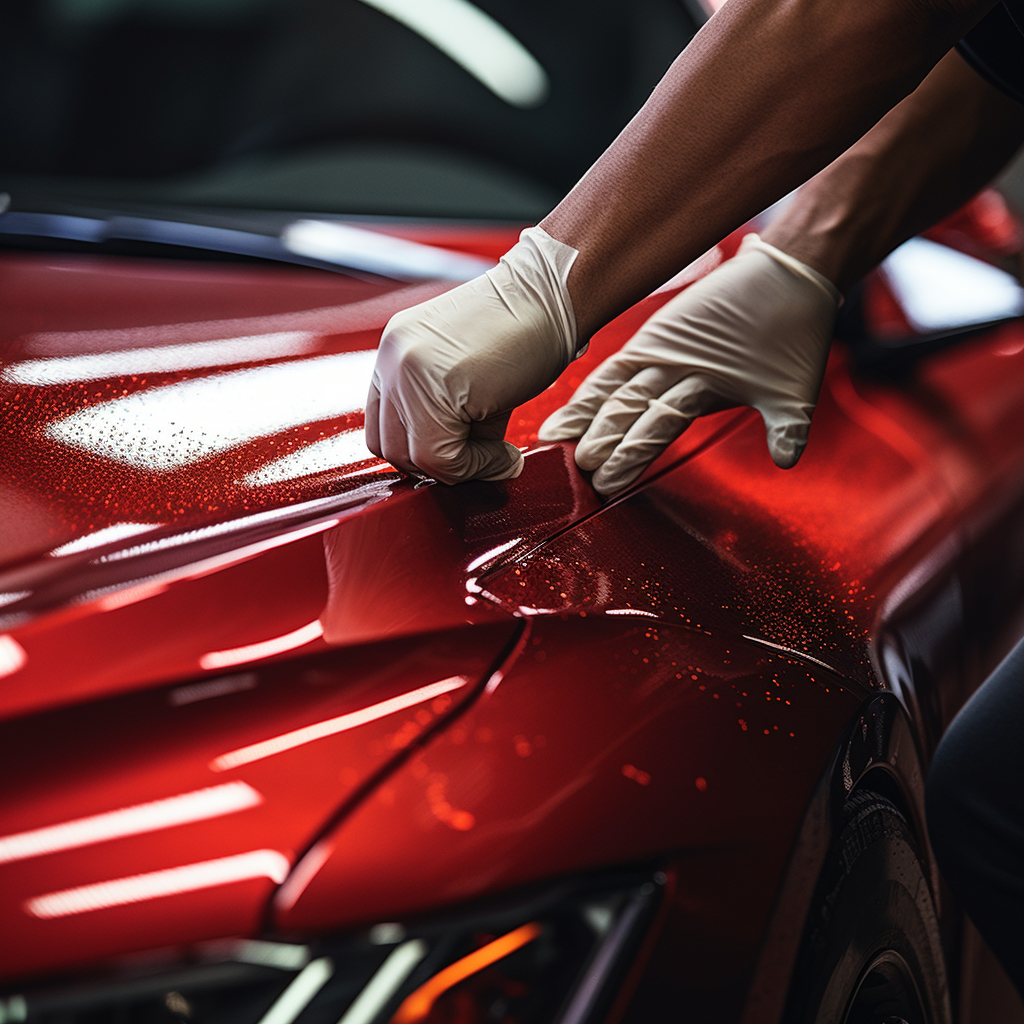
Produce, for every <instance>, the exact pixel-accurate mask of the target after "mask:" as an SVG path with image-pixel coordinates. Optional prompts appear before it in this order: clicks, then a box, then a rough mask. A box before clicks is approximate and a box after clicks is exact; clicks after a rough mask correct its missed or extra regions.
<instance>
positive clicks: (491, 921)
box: [0, 871, 665, 1024]
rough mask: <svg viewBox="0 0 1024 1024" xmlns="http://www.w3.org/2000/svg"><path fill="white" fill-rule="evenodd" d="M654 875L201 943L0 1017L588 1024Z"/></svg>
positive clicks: (653, 896)
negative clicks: (340, 930) (288, 936)
mask: <svg viewBox="0 0 1024 1024" xmlns="http://www.w3.org/2000/svg"><path fill="white" fill-rule="evenodd" d="M664 885H665V876H664V874H662V873H661V872H658V871H645V872H628V873H619V874H617V875H608V874H605V875H602V876H601V877H599V878H593V879H590V880H581V881H574V882H565V883H562V884H559V885H557V886H548V887H546V888H545V889H543V890H542V891H538V892H534V893H532V894H529V895H526V896H520V897H518V898H517V899H516V900H514V901H509V902H506V903H504V904H496V905H491V906H489V907H485V908H481V909H476V910H474V911H472V912H463V913H459V914H457V915H452V916H450V917H448V918H446V919H444V920H439V919H434V920H431V921H428V922H425V923H422V924H397V923H393V924H378V925H375V926H374V927H373V928H370V929H369V930H368V931H364V932H361V933H359V934H357V935H349V936H346V937H344V938H338V939H331V938H326V939H317V940H316V941H315V942H311V943H309V944H308V945H300V944H294V943H285V942H268V941H262V940H230V941H223V942H214V943H204V944H202V945H199V946H197V947H195V948H194V949H193V950H192V951H191V953H190V954H189V956H188V957H187V958H182V957H180V956H177V957H176V958H175V959H173V960H171V959H167V958H164V959H161V960H160V961H159V962H156V961H155V960H154V957H147V958H145V959H144V960H139V961H136V962H135V963H134V964H133V965H131V966H127V967H123V968H122V969H121V972H120V973H119V974H118V975H117V976H116V977H111V978H107V979H104V980H103V981H98V980H96V981H92V982H90V983H88V984H82V985H74V986H66V987H63V988H54V987H50V988H48V989H38V990H35V991H24V992H22V993H19V994H13V995H7V996H4V997H0V1024H9V1022H13V1021H18V1022H22V1021H26V1022H31V1024H114V1022H116V1024H456V1022H457V1024H485V1022H494V1021H501V1022H502V1024H589V1022H592V1021H596V1020H598V1019H600V1018H601V1016H602V1014H603V1013H604V1012H605V1011H606V1010H607V1008H608V1005H609V1003H610V1001H611V1000H612V999H613V998H614V996H615V993H616V992H617V990H618V988H619V985H620V983H621V981H622V979H623V977H624V975H625V973H626V971H628V969H629V966H630V964H631V963H632V960H633V956H634V954H635V952H636V949H637V946H638V945H639V943H640V941H641V939H642V937H643V935H644V934H645V933H646V931H647V928H648V926H649V924H650V922H651V919H652V917H653V915H654V912H655V910H656V908H657V906H658V904H659V902H660V898H661V894H662V891H663V888H664ZM154 956H157V955H156V954H155V955H154Z"/></svg>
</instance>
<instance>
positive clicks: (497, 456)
mask: <svg viewBox="0 0 1024 1024" xmlns="http://www.w3.org/2000/svg"><path fill="white" fill-rule="evenodd" d="M576 256H577V252H576V250H575V249H573V248H571V247H570V246H568V245H564V244H563V243H562V242H559V241H556V240H555V239H554V238H552V237H551V236H550V235H549V234H547V232H546V231H543V230H542V229H541V228H537V227H534V228H527V229H526V230H525V231H524V232H523V233H522V234H521V235H520V236H519V242H518V244H516V245H514V246H513V247H512V248H511V249H510V250H509V251H508V252H507V253H506V254H505V255H504V256H503V257H502V258H501V262H500V263H499V264H498V266H496V267H494V268H493V269H492V270H489V271H487V273H486V274H484V275H483V276H481V277H478V278H476V279H475V280H473V281H469V282H467V283H466V284H463V285H460V286H459V287H458V288H454V289H452V290H451V291H450V292H445V293H444V294H443V295H439V296H437V297H436V298H433V299H430V300H429V301H427V302H422V303H420V304H419V305H418V306H413V307H412V308H410V309H406V310H403V311H402V312H401V313H397V314H395V316H393V317H392V318H391V320H390V321H389V322H388V325H387V326H386V327H385V328H384V334H383V335H382V337H381V341H380V349H379V351H378V353H377V363H376V366H375V367H374V371H373V382H372V384H371V385H370V394H369V397H368V398H367V402H366V444H367V447H369V449H370V451H372V452H374V453H376V454H377V455H380V456H383V458H385V459H387V460H388V462H390V463H392V464H393V465H395V466H397V467H398V468H399V469H402V470H405V471H406V472H407V473H422V474H426V475H427V476H432V477H434V478H435V479H437V480H440V481H442V482H443V483H446V484H454V483H459V482H460V481H463V480H473V479H479V480H504V479H507V478H509V477H514V476H518V475H519V473H520V472H522V468H523V457H522V454H521V453H520V451H519V449H518V448H516V447H515V445H512V444H508V443H507V442H506V441H504V440H503V438H504V436H505V428H506V427H507V426H508V420H509V416H510V415H511V413H512V410H513V408H515V406H517V405H521V404H522V403H523V402H526V401H528V400H529V399H531V398H533V397H534V395H537V394H539V393H540V392H541V391H543V390H544V388H546V387H547V386H548V385H549V384H550V383H551V382H552V381H553V380H554V379H555V378H556V377H557V376H558V375H559V374H560V373H561V372H562V370H564V369H565V368H566V366H568V364H569V363H570V361H571V360H572V359H573V358H575V356H576V354H577V353H576V319H575V316H574V315H573V309H572V302H571V300H570V298H569V292H568V290H567V288H566V278H567V277H568V276H569V268H570V267H571V266H572V263H573V260H574V259H575V258H576Z"/></svg>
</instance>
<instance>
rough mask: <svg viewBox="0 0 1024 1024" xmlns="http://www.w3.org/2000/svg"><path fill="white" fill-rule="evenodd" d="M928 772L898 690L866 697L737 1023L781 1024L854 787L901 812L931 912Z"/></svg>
mask: <svg viewBox="0 0 1024 1024" xmlns="http://www.w3.org/2000/svg"><path fill="white" fill-rule="evenodd" d="M925 775H926V770H925V766H924V763H923V759H922V756H921V751H920V744H919V742H918V739H917V737H916V734H915V731H914V727H913V724H912V722H911V719H910V716H909V715H908V714H907V711H906V709H905V708H904V707H903V705H902V703H901V701H900V700H899V698H898V697H897V696H896V694H895V693H893V692H891V691H888V690H882V691H876V692H874V693H872V694H870V695H868V696H867V697H866V698H865V699H864V701H863V702H862V703H861V705H860V707H859V708H858V710H857V712H856V713H855V714H854V715H853V716H852V717H851V718H850V720H849V722H848V724H847V726H846V728H845V729H844V731H843V733H842V735H841V736H840V738H839V740H838V742H837V743H836V745H835V747H834V751H833V754H832V756H831V758H830V759H829V762H828V764H827V765H826V767H825V770H824V771H823V772H822V774H821V776H820V778H819V780H818V784H817V786H816V787H815V790H814V794H813V796H812V797H811V799H810V801H809V803H808V806H807V810H806V812H805V814H804V817H803V820H802V822H801V825H800V829H799V830H798V832H797V835H796V838H795V840H794V843H793V848H792V851H791V854H790V857H789V861H788V865H787V869H786V872H785V874H784V876H783V879H782V881H781V884H780V886H779V889H778V892H777V894H776V900H775V904H774V906H773V909H772V913H771V917H770V919H769V922H768V925H767V927H766V929H765V933H764V938H763V941H762V944H761V950H760V953H759V955H758V958H757V963H756V966H755V970H754V974H753V976H752V979H751V985H750V988H749V991H748V995H747V1000H746V1003H745V1006H744V1011H743V1015H742V1017H741V1024H778V1021H779V1020H780V1019H781V1016H782V1013H783V1009H784V1006H785V1001H786V997H787V994H788V987H789V986H788V984H780V982H779V979H780V978H790V977H791V975H792V972H793V969H794V966H795V964H796V961H797V957H798V954H799V948H800V941H801V938H802V936H803V933H804V928H805V924H806V921H807V916H808V913H809V911H810V909H811V904H812V900H813V897H814V892H815V888H816V886H817V883H818V880H819V878H820V876H821V873H822V869H823V867H824V865H825V858H826V855H827V853H828V850H829V848H830V846H831V845H832V842H833V840H834V839H835V838H836V836H837V835H838V831H839V829H840V827H841V824H842V820H843V810H844V807H845V806H846V804H847V803H848V801H849V800H850V798H851V797H852V796H853V795H854V794H855V793H863V792H873V793H876V794H877V795H879V796H883V797H886V798H887V799H888V800H890V801H891V802H892V803H894V804H895V805H896V807H897V808H898V809H899V810H900V811H901V812H902V813H903V814H904V815H905V817H906V819H907V822H908V824H909V825H910V829H911V832H912V834H913V837H914V839H915V841H916V843H917V847H918V850H919V851H920V856H921V862H922V867H923V869H924V874H925V877H926V878H927V879H928V882H929V886H930V889H931V893H932V898H933V900H934V902H935V906H936V910H937V911H938V912H939V914H940V916H941V908H940V905H939V899H940V891H939V885H938V868H937V866H936V864H935V859H934V857H933V856H932V852H931V846H930V844H929V842H928V832H927V827H926V824H925V817H924V780H925Z"/></svg>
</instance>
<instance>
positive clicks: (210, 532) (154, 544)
mask: <svg viewBox="0 0 1024 1024" xmlns="http://www.w3.org/2000/svg"><path fill="white" fill-rule="evenodd" d="M366 490H367V488H366V487H365V485H364V487H361V488H359V489H358V490H357V491H349V497H353V496H356V495H357V494H359V493H360V492H362V493H365V491H366ZM318 504H325V503H323V502H320V503H318ZM293 507H294V506H293ZM277 519H280V510H279V509H272V510H271V511H269V512H259V513H257V514H256V515H253V516H243V517H242V518H241V519H229V520H228V521H227V522H225V523H215V524H214V525H213V526H202V527H200V528H199V529H198V530H186V531H184V532H183V533H176V534H174V535H173V536H171V537H161V538H160V540H154V541H149V542H147V543H144V544H135V545H133V546H132V547H130V548H123V549H122V550H120V551H112V552H110V553H109V554H106V555H102V556H101V557H100V558H97V559H96V561H97V562H117V561H120V560H121V559H124V558H136V557H137V556H139V555H148V554H150V553H151V552H153V551H166V550H167V549H168V548H177V547H181V546H183V545H185V544H194V543H196V542H197V541H201V540H208V539H209V538H210V537H220V536H222V535H223V534H225V533H239V532H241V531H242V530H244V529H247V528H249V527H252V526H259V525H262V524H264V523H273V522H274V521H275V520H277ZM337 525H338V520H337V519H328V520H324V521H323V522H322V523H315V524H313V526H308V527H304V528H303V529H302V530H297V531H292V532H291V533H288V534H285V535H283V536H284V537H285V538H286V539H292V540H294V539H297V537H299V536H303V537H305V536H308V535H310V534H311V533H319V532H321V531H323V530H328V529H330V528H331V527H332V526H337Z"/></svg>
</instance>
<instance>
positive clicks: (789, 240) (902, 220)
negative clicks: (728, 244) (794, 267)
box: [762, 52, 1024, 291]
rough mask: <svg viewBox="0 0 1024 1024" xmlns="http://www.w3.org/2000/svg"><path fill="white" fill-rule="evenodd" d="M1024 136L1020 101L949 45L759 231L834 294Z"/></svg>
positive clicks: (984, 176)
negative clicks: (819, 277)
mask: <svg viewBox="0 0 1024 1024" xmlns="http://www.w3.org/2000/svg"><path fill="white" fill-rule="evenodd" d="M1022 143H1024V108H1022V107H1021V105H1020V104H1019V103H1017V102H1016V101H1015V100H1012V99H1010V98H1009V97H1008V96H1005V95H1004V94H1003V93H1001V92H1000V91H999V90H998V89H996V88H994V87H993V86H991V85H989V84H988V83H987V82H986V81H985V80H984V79H983V78H982V77H981V76H980V75H979V74H978V73H977V72H975V71H974V70H973V69H972V68H970V67H968V65H967V64H966V63H965V62H964V60H963V59H962V58H961V57H960V56H959V55H958V54H956V53H955V52H953V53H949V54H947V55H946V56H945V57H943V59H942V60H941V61H940V62H939V63H938V65H936V67H935V69H934V70H933V71H932V73H931V74H930V75H929V76H928V77H927V78H926V79H925V80H924V82H922V83H921V85H920V86H919V87H918V88H917V89H916V90H915V91H914V92H913V93H911V95H910V96H908V97H907V98H906V99H905V100H904V101H903V102H902V103H900V104H899V105H898V106H896V107H894V108H893V109H892V110H891V111H890V112H889V113H888V114H887V115H886V116H885V117H884V118H882V120H881V121H879V122H878V124H877V125H875V127H874V128H872V129H871V131H869V132H868V133H867V135H865V136H864V137H863V138H862V139H860V141H859V142H856V143H855V144H854V145H853V146H851V147H850V149H848V150H847V151H846V152H845V153H844V154H843V155H842V156H841V157H839V159H838V160H835V161H834V162H833V163H831V164H830V165H829V166H828V167H826V168H825V169H824V170H823V171H821V172H820V173H819V174H817V175H816V176H815V177H814V178H812V179H811V181H809V182H808V183H807V184H806V185H805V186H804V187H803V188H802V189H800V191H799V192H798V193H797V195H796V198H795V199H794V201H793V204H792V206H790V207H789V208H787V209H786V210H785V212H784V213H783V214H782V215H781V216H780V217H779V219H778V220H777V221H775V223H773V224H772V225H770V226H769V227H768V228H767V229H766V230H765V231H764V232H763V234H762V237H763V238H764V240H765V241H766V242H769V243H770V244H771V245H774V246H777V247H778V248H779V249H782V250H783V251H784V252H787V253H789V255H791V256H795V257H796V258H797V259H799V260H802V261H803V262H804V263H806V264H808V265H809V266H812V267H814V269H815V270H817V271H819V272H820V273H822V274H824V275H825V277H827V278H828V279H829V280H830V281H832V282H834V283H835V284H836V285H837V286H838V287H839V289H840V290H841V291H845V290H846V289H847V288H848V287H849V286H850V285H851V284H853V283H854V282H855V281H857V280H859V279H860V278H861V277H863V276H864V274H866V273H867V272H868V271H869V270H870V269H871V268H872V267H874V266H876V265H877V264H878V263H880V262H881V261H882V260H883V259H884V258H885V257H886V256H887V255H888V254H889V253H890V252H891V251H892V250H893V249H894V248H896V246H898V245H900V244H901V243H902V242H905V241H906V240H907V239H908V238H910V237H911V236H912V235H915V234H917V232H919V231H923V230H924V229H925V228H927V227H930V226H931V225H932V224H934V223H935V222H936V221H938V220H941V219H942V218H943V217H944V216H946V215H947V214H949V213H951V212H953V211H954V210H955V209H957V208H958V207H959V206H961V205H962V204H963V203H965V202H966V201H967V200H968V199H970V197H971V196H973V195H974V194H975V193H976V192H977V191H978V190H979V189H980V188H982V187H983V186H984V185H986V184H988V182H989V181H991V180H992V178H993V177H995V175H996V174H998V173H999V171H1000V170H1002V168H1003V167H1004V166H1005V165H1006V163H1007V162H1008V161H1009V159H1010V158H1011V157H1012V156H1013V154H1014V152H1015V151H1016V150H1017V149H1018V147H1019V146H1020V145H1021V144H1022Z"/></svg>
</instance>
